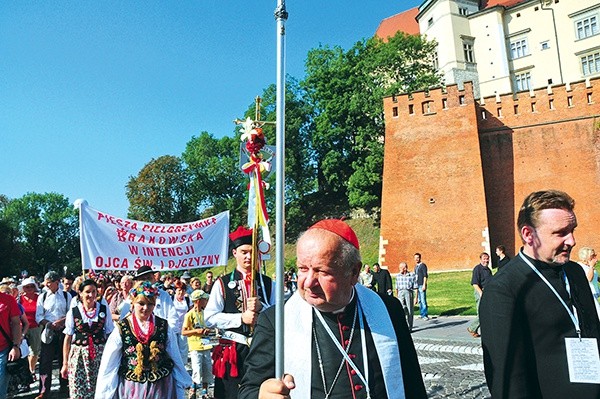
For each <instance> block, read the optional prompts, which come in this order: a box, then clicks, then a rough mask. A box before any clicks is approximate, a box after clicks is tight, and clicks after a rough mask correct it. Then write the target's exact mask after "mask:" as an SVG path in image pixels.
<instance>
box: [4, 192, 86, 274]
mask: <svg viewBox="0 0 600 399" xmlns="http://www.w3.org/2000/svg"><path fill="white" fill-rule="evenodd" d="M0 236H2V240H1V242H0V251H2V253H3V255H4V254H6V255H5V256H7V257H6V258H4V257H2V259H1V262H2V270H3V271H5V270H6V271H9V273H10V274H18V272H19V271H20V270H28V271H29V273H32V274H38V275H42V274H43V273H45V272H46V271H48V270H50V269H53V270H56V271H60V270H62V268H63V267H65V266H66V267H68V268H69V269H70V270H77V269H78V268H79V265H80V264H81V260H80V252H79V223H78V218H77V212H76V211H75V210H74V209H73V207H72V205H71V204H70V203H69V200H68V199H67V198H66V197H64V196H62V195H60V194H57V193H46V194H35V193H29V194H26V195H24V196H23V197H21V198H18V199H13V200H9V201H6V202H4V205H1V206H0Z"/></svg>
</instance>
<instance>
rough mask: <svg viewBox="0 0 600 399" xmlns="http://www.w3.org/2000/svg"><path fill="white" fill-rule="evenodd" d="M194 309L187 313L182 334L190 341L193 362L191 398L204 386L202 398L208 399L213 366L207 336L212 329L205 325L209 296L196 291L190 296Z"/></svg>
mask: <svg viewBox="0 0 600 399" xmlns="http://www.w3.org/2000/svg"><path fill="white" fill-rule="evenodd" d="M190 298H191V299H192V302H193V303H194V307H193V308H192V309H191V310H190V311H189V312H187V313H186V315H185V319H184V321H183V329H182V330H181V334H182V335H183V336H186V337H187V339H188V345H189V351H190V352H189V353H190V358H191V360H192V380H193V381H194V386H193V387H192V391H191V393H190V398H195V397H196V391H197V389H198V388H199V387H200V384H202V391H201V394H200V395H201V397H202V398H205V397H207V396H206V395H207V390H208V384H209V383H212V380H213V375H212V365H211V358H210V350H211V349H212V345H211V344H210V341H209V340H208V338H207V336H208V334H209V333H210V329H209V328H206V324H204V308H205V307H206V303H207V302H208V298H209V295H208V294H207V293H206V292H204V291H202V290H195V291H193V292H192V294H191V295H190Z"/></svg>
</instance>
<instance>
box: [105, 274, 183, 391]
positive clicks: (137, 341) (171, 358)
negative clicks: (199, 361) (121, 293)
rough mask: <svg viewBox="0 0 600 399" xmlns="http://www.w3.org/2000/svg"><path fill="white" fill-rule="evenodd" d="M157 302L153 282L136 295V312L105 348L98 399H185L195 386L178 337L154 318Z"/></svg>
mask: <svg viewBox="0 0 600 399" xmlns="http://www.w3.org/2000/svg"><path fill="white" fill-rule="evenodd" d="M157 296H158V289H157V288H156V287H154V286H153V285H152V284H151V283H150V282H148V281H140V282H138V283H136V285H135V286H134V288H133V289H132V290H131V293H130V295H129V297H130V300H131V306H132V311H131V313H130V314H129V315H128V316H127V317H126V318H125V319H123V320H120V321H119V322H117V327H118V328H115V330H114V331H113V332H112V334H111V335H110V337H109V338H108V341H107V343H106V347H105V348H104V354H103V355H102V361H101V363H100V371H99V374H98V383H97V385H96V396H95V397H96V399H113V398H118V399H124V398H131V399H146V398H147V399H150V398H161V399H162V398H164V399H184V397H185V389H186V388H188V387H189V386H191V385H192V380H191V378H190V376H189V374H188V373H187V371H186V370H185V367H184V365H183V362H182V361H181V357H180V355H179V348H178V346H177V339H176V338H175V335H174V333H173V331H171V330H170V329H169V325H168V323H167V321H166V320H165V319H162V318H160V317H157V316H155V315H154V314H153V310H154V306H155V304H156V298H157Z"/></svg>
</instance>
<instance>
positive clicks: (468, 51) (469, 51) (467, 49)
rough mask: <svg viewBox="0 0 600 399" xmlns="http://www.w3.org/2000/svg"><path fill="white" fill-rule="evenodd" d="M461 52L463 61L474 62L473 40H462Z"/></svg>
mask: <svg viewBox="0 0 600 399" xmlns="http://www.w3.org/2000/svg"><path fill="white" fill-rule="evenodd" d="M463 52H464V55H465V62H470V63H473V62H475V53H474V51H473V40H463Z"/></svg>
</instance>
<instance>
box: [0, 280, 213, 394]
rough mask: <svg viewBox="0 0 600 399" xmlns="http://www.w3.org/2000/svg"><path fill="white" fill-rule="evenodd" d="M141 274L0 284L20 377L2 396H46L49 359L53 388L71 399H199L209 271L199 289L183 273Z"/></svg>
mask: <svg viewBox="0 0 600 399" xmlns="http://www.w3.org/2000/svg"><path fill="white" fill-rule="evenodd" d="M147 269H148V270H145V271H143V272H142V273H141V274H140V270H141V269H139V270H138V271H137V272H136V274H127V273H118V272H115V273H111V272H106V273H102V274H96V273H94V272H89V273H86V274H85V275H82V276H78V277H76V278H75V277H73V276H69V275H67V276H65V277H62V278H61V277H60V276H59V275H58V273H56V272H53V271H51V272H48V273H47V274H46V275H45V276H44V279H43V281H42V280H38V279H36V278H35V277H25V278H23V279H22V280H21V281H18V280H16V279H14V278H4V279H3V280H2V281H1V282H0V292H3V293H5V294H9V295H12V296H13V297H15V299H16V300H17V303H18V305H19V308H20V311H21V317H20V320H21V324H22V331H23V337H24V340H23V342H24V343H23V344H22V345H21V347H22V348H23V351H22V355H23V356H25V355H26V354H28V356H27V358H28V363H29V372H30V373H22V374H19V375H13V376H10V380H9V391H8V394H9V397H11V396H13V395H14V394H17V393H24V392H29V391H31V389H32V388H31V387H32V386H35V385H32V384H33V382H35V381H38V384H39V395H38V396H36V399H45V398H47V397H49V395H50V387H51V382H52V368H53V366H52V364H53V362H54V361H55V360H58V362H59V365H60V372H59V381H60V391H61V392H63V393H68V394H69V397H70V398H71V399H79V398H94V397H96V398H104V397H106V398H113V397H118V398H136V397H156V398H159V397H160V398H182V397H185V396H187V395H189V397H198V398H207V397H208V392H207V388H208V386H209V385H210V384H212V382H213V376H212V365H211V348H212V345H211V338H213V337H215V336H216V334H217V333H218V332H217V331H215V330H211V329H209V328H207V327H206V325H205V324H204V316H203V310H204V307H205V306H206V303H207V301H208V298H209V293H210V291H211V289H212V284H213V276H212V272H210V271H209V272H207V273H206V274H205V276H206V282H205V283H204V284H202V282H201V280H200V278H198V277H194V278H191V276H190V275H189V273H188V272H184V273H183V275H182V276H181V277H174V276H173V275H172V274H164V275H162V276H161V275H160V273H155V272H153V271H152V270H151V269H150V268H147ZM169 300H170V301H169ZM171 303H172V304H171ZM67 305H68V306H67ZM171 306H172V308H171ZM159 307H162V308H163V312H165V313H161V312H159V309H158V308H159ZM155 308H156V309H155ZM167 309H169V310H168V317H166V316H167V313H166V312H167ZM172 309H174V312H173V311H172ZM155 314H157V315H161V316H162V315H164V317H155ZM167 319H168V320H167ZM117 327H118V328H117ZM25 342H26V343H25ZM188 359H189V360H191V362H190V363H191V377H190V373H189V372H188V371H187V370H186V368H185V365H186V364H188ZM36 370H37V371H36Z"/></svg>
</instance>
